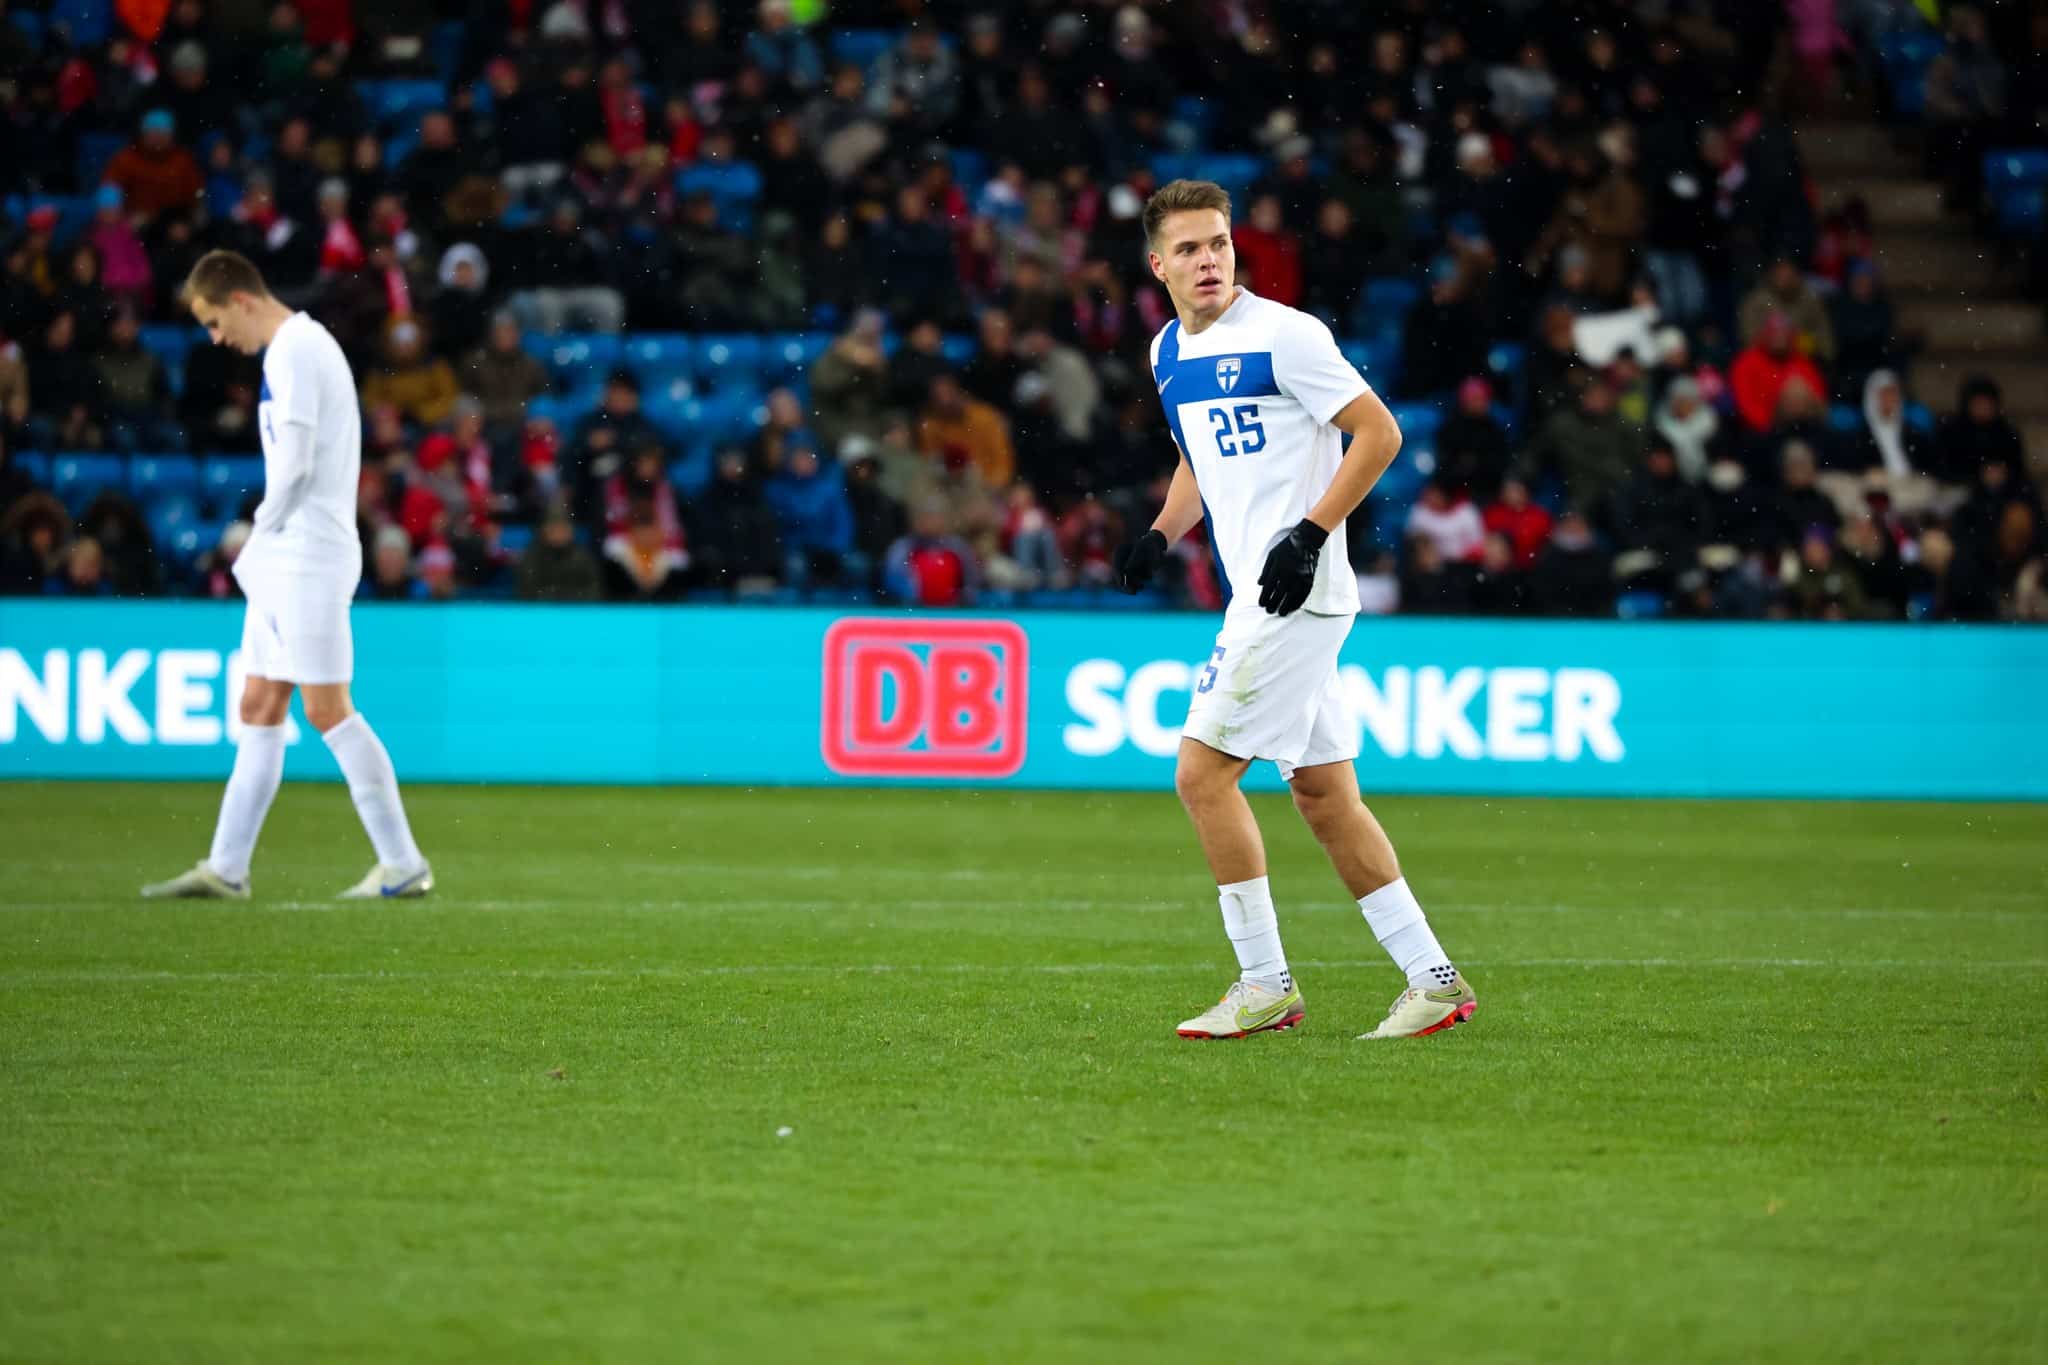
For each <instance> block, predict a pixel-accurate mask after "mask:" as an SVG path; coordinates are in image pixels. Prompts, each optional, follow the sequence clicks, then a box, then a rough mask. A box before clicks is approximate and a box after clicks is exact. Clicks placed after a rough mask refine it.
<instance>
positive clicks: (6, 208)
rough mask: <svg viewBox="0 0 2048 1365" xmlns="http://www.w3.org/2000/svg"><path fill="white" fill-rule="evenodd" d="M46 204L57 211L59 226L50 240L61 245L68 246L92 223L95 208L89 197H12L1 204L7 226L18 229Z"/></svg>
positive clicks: (9, 196) (45, 195)
mask: <svg viewBox="0 0 2048 1365" xmlns="http://www.w3.org/2000/svg"><path fill="white" fill-rule="evenodd" d="M46 205H47V206H48V207H50V208H53V209H55V210H57V226H56V228H55V229H54V230H53V231H52V232H51V234H50V240H51V241H52V242H53V243H54V244H56V245H58V246H63V245H67V244H68V243H69V242H70V241H71V239H72V238H73V237H76V236H77V235H78V234H79V233H80V232H81V231H83V230H84V228H85V225H86V224H87V223H89V222H91V221H92V215H93V211H94V205H93V201H92V198H91V197H90V196H89V195H61V194H10V195H8V196H7V198H6V200H5V202H4V203H0V214H4V215H5V217H6V219H7V224H8V227H9V228H10V229H15V228H19V227H20V226H21V225H22V224H23V223H24V222H26V221H27V219H28V216H29V214H30V213H32V212H34V211H35V210H36V209H39V208H43V207H44V206H46ZM10 235H11V232H10Z"/></svg>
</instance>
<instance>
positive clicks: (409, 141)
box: [384, 128, 517, 202]
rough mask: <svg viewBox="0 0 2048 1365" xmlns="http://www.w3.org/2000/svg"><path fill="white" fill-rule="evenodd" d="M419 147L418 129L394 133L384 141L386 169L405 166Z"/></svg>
mask: <svg viewBox="0 0 2048 1365" xmlns="http://www.w3.org/2000/svg"><path fill="white" fill-rule="evenodd" d="M419 145H420V132H419V129H417V128H401V129H399V130H397V131H396V132H394V133H392V134H391V136H389V137H387V138H385V139H384V169H385V170H387V171H395V170H397V169H398V168H399V167H400V166H403V165H404V164H405V159H406V158H407V157H409V156H411V155H412V151H413V148H415V147H417V146H419ZM514 202H517V201H514Z"/></svg>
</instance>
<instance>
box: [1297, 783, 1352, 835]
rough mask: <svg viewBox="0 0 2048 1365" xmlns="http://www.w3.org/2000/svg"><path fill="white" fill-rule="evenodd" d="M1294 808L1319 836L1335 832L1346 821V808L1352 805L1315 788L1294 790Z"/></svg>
mask: <svg viewBox="0 0 2048 1365" xmlns="http://www.w3.org/2000/svg"><path fill="white" fill-rule="evenodd" d="M1293 795H1294V808H1295V809H1296V810H1297V811H1299V812H1301V818H1302V821H1303V822H1304V823H1305V824H1307V826H1308V827H1309V829H1311V830H1312V831H1314V832H1315V833H1316V834H1317V835H1322V834H1323V833H1325V832H1326V831H1330V830H1334V829H1336V828H1337V827H1338V826H1339V825H1341V824H1342V823H1343V821H1344V816H1345V813H1346V811H1345V808H1346V807H1347V806H1348V805H1349V804H1350V803H1349V802H1348V801H1346V800H1344V799H1343V798H1341V797H1338V796H1337V795H1335V794H1333V793H1331V792H1326V791H1318V790H1315V789H1313V788H1308V789H1304V788H1302V787H1300V786H1296V787H1295V788H1294V792H1293Z"/></svg>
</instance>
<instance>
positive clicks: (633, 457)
mask: <svg viewBox="0 0 2048 1365" xmlns="http://www.w3.org/2000/svg"><path fill="white" fill-rule="evenodd" d="M1841 8H1842V11H1843V13H1842V14H1841V16H1840V17H1839V20H1837V19H1836V18H1833V17H1829V18H1827V20H1826V23H1827V25H1828V28H1827V32H1826V33H1825V34H1824V35H1823V41H1822V42H1821V43H1820V44H1819V46H1818V48H1817V49H1816V47H1815V44H1814V43H1813V41H1812V40H1811V27H1812V25H1813V23H1814V22H1815V20H1814V18H1813V14H1812V11H1814V10H1816V9H1818V10H1824V11H1827V10H1832V9H1833V6H1831V5H1825V4H1822V5H1818V6H1814V5H1807V4H1792V5H1787V4H1784V3H1780V2H1774V0H1669V3H1634V4H1627V3H1620V2H1619V0H1569V2H1568V3H1537V2H1536V0H1494V3H1493V4H1492V5H1490V6H1478V5H1474V6H1456V7H1446V6H1441V5H1427V4H1424V3H1421V0H1386V2H1385V3H1355V2H1354V0H1263V2H1262V0H1174V2H1173V3H1166V2H1165V0H1158V2H1155V3H1149V4H1148V3H1089V2H1088V0H1010V2H1009V3H1000V2H999V0H980V2H979V3H977V2H975V0H967V2H965V3H943V2H942V0H931V3H925V4H919V3H916V0H833V3H831V4H830V5H829V13H828V12H827V10H828V6H827V5H826V4H824V3H823V0H758V3H756V0H746V2H745V3H736V2H733V0H728V2H727V3H713V2H712V0H692V2H690V3H668V2H666V0H664V2H663V3H654V2H653V0H466V2H465V0H442V3H440V4H439V5H438V6H436V5H432V4H418V3H415V4H409V5H401V4H398V3H395V0H353V3H352V2H351V0H298V2H297V3H290V2H284V3H276V4H274V5H263V4H257V3H255V0H239V2H237V0H119V2H118V3H115V0H46V2H45V3H28V4H24V3H22V0H0V9H4V10H5V11H6V13H5V15H4V16H0V99H4V109H5V118H6V122H7V132H6V137H5V139H4V142H5V149H4V151H0V168H4V169H0V180H4V184H5V186H6V187H7V189H8V191H9V193H10V195H11V196H13V197H12V198H10V200H9V206H8V213H9V221H8V224H7V227H6V245H5V253H6V254H5V261H4V271H0V509H4V510H0V591H8V592H29V593H46V594H53V595H73V596H94V595H108V594H119V595H147V594H152V593H164V592H179V593H187V594H198V595H213V596H225V595H231V594H233V593H234V592H235V590H236V589H235V587H234V580H233V578H232V576H231V575H230V574H229V573H228V572H226V568H227V566H228V565H229V564H230V563H231V562H232V560H233V557H234V555H235V553H236V551H237V549H238V547H239V544H240V541H241V538H242V537H243V536H245V535H246V533H247V523H246V521H245V520H244V518H245V517H246V514H247V512H248V510H249V507H250V506H252V505H253V499H254V498H255V496H256V495H257V494H258V493H259V492H260V464H258V465H257V466H256V468H255V473H254V475H253V477H252V475H251V461H250V458H249V457H250V455H251V453H252V452H254V451H255V450H256V449H257V442H256V436H255V421H254V412H255V406H256V403H257V401H258V389H259V386H260V385H259V380H260V376H259V372H258V364H257V362H256V361H255V360H254V359H252V358H248V357H243V356H239V355H235V354H232V353H229V352H228V351H226V350H224V349H221V348H216V347H211V346H208V345H206V344H204V341H203V338H199V339H198V344H194V341H195V338H194V336H193V333H192V329H191V327H190V324H189V319H186V318H185V317H183V316H182V314H181V313H180V310H179V302H178V298H177V288H178V285H179V283H180V281H181V280H182V279H183V277H184V275H185V273H186V271H187V270H188V269H189V267H190V265H191V264H192V262H193V261H194V260H195V259H197V257H198V256H199V254H201V253H202V252H204V251H205V250H207V249H210V248H213V247H222V246H224V247H231V248H234V249H236V250H238V251H241V252H243V253H245V254H246V255H248V256H249V257H250V258H251V259H253V260H254V261H256V262H257V264H258V265H259V266H260V267H261V269H262V270H263V271H264V273H265V276H266V278H267V279H269V280H270V281H271V282H272V284H273V286H274V288H275V289H276V290H277V292H278V293H279V295H280V297H282V298H283V299H285V301H286V302H288V303H290V304H292V305H294V306H296V307H302V308H305V309H308V310H310V311H311V312H313V313H314V314H315V315H316V316H317V317H319V318H320V320H321V321H322V322H323V323H325V324H326V325H327V326H328V327H329V328H330V329H331V330H332V331H333V332H334V333H335V335H336V336H337V337H338V338H339V339H340V340H341V341H342V343H343V345H344V347H345V348H346V349H347V350H348V352H349V354H350V357H351V360H352V362H353V364H354V365H355V367H356V370H357V374H358V376H359V378H360V379H361V381H362V400H363V408H364V464H363V477H362V485H361V494H360V504H359V505H360V519H361V529H362V535H363V540H364V548H365V554H364V564H365V572H364V581H363V588H362V592H363V595H364V596H365V597H368V598H376V599H392V600H422V599H425V600H446V599H451V598H463V597H476V596H493V595H495V596H506V595H517V596H520V597H524V598H530V599H539V600H597V599H606V600H619V601H657V600H680V599H685V598H696V597H700V596H702V597H710V596H725V595H729V594H734V593H738V594H743V595H748V596H753V597H759V598H762V599H764V600H765V599H775V598H784V599H787V598H809V599H824V600H849V601H851V600H862V599H865V598H867V597H869V596H871V595H879V596H881V597H883V598H885V599H891V600H898V601H904V602H911V603H920V604H926V605H932V606H946V605H954V604H961V603H969V602H980V603H983V604H1029V603H1035V602H1039V601H1075V600H1085V601H1099V602H1107V601H1109V600H1110V599H1108V598H1107V596H1106V595H1105V594H1104V593H1103V592H1102V589H1103V587H1104V585H1105V584H1106V583H1107V582H1108V579H1109V573H1110V568H1109V566H1110V557H1111V552H1112V550H1113V548H1114V547H1115V545H1116V544H1117V543H1118V541H1119V540H1120V539H1121V538H1122V537H1123V536H1124V535H1125V534H1126V533H1127V532H1128V531H1129V529H1130V528H1133V527H1142V526H1143V525H1144V524H1145V523H1146V522H1148V521H1149V519H1150V518H1151V517H1152V515H1153V514H1154V512H1155V510H1156V508H1157V506H1158V503H1159V501H1160V499H1161V497H1162V496H1163V493H1164V488H1165V483H1166V479H1167V476H1168V475H1169V473H1170V472H1171V468H1172V465H1173V461H1174V453H1173V450H1172V446H1171V443H1170V438H1169V437H1168V436H1167V434H1166V429H1165V425H1164V423H1163V421H1162V420H1161V417H1160V413H1159V408H1158V402H1157V399H1156V396H1155V394H1154V392H1153V389H1152V387H1151V385H1150V383H1149V377H1148V370H1147V353H1146V348H1147V345H1148V343H1149V341H1150V339H1151V337H1152V336H1153V334H1154V333H1155V332H1156V331H1157V330H1158V328H1159V327H1160V325H1161V324H1162V323H1163V322H1164V321H1165V320H1166V319H1167V317H1168V316H1169V309H1168V303H1167V300H1166V297H1165V294H1164V292H1163V290H1162V289H1161V288H1160V287H1159V286H1158V285H1157V284H1156V283H1155V282H1154V281H1153V280H1152V279H1151V278H1150V276H1149V274H1148V272H1147V271H1146V269H1145V265H1144V261H1143V254H1142V240H1141V234H1140V230H1139V226H1138V218H1139V211H1140V208H1141V206H1142V204H1143V201H1144V198H1145V195H1146V194H1147V192H1148V191H1149V190H1150V189H1151V188H1152V187H1154V186H1155V185H1156V184H1157V183H1160V182H1161V181H1162V180H1163V179H1164V178H1168V177H1170V176H1173V175H1178V174H1187V175H1194V176H1200V177H1204V178H1214V179H1218V180H1219V181H1221V182H1223V183H1224V184H1226V186H1227V187H1228V188H1230V189H1231V191H1232V193H1233V195H1234V196H1235V199H1236V215H1235V239H1236V244H1237V250H1238V265H1239V274H1240V279H1241V280H1242V281H1243V282H1244V283H1247V284H1249V285H1250V286H1251V287H1252V288H1254V289H1256V290H1257V291H1258V292H1260V293H1261V294H1263V295H1266V296H1268V297H1272V298H1275V299H1277V300H1279V301H1281V302H1283V303H1288V304H1293V305H1297V306H1299V307H1302V308H1305V309H1308V310H1310V311H1312V312H1314V313H1316V314H1318V315H1319V316H1321V317H1322V318H1324V319H1325V320H1326V321H1327V322H1328V323H1329V324H1330V325H1331V327H1332V328H1333V330H1334V331H1335V332H1336V334H1337V335H1338V336H1339V337H1340V338H1343V339H1344V345H1345V349H1346V353H1347V355H1350V356H1352V358H1353V359H1355V360H1356V361H1357V362H1358V363H1359V364H1360V365H1361V367H1362V368H1363V370H1364V371H1365V373H1366V375H1367V377H1368V379H1370V380H1371V381H1372V383H1373V384H1374V385H1375V387H1376V388H1377V389H1378V390H1379V391H1380V392H1381V393H1382V394H1383V395H1384V396H1386V397H1387V398H1388V399H1389V400H1390V401H1391V402H1392V403H1393V404H1394V407H1395V411H1396V414H1397V416H1399V417H1400V418H1401V420H1402V424H1403V427H1404V431H1405V432H1406V434H1407V441H1406V445H1405V447H1404V451H1403V454H1402V456H1401V458H1400V460H1399V462H1398V463H1397V465H1396V467H1395V468H1394V470H1392V471H1390V473H1389V475H1388V477H1387V479H1386V480H1385V481H1384V482H1383V484H1382V486H1381V488H1380V489H1378V490H1376V492H1375V494H1374V496H1373V497H1372V498H1371V499H1370V500H1369V501H1368V502H1367V503H1366V504H1365V505H1364V506H1363V507H1361V508H1360V510H1359V512H1358V513H1357V515H1356V516H1355V517H1354V520H1353V523H1352V526H1351V528H1350V532H1351V533H1350V551H1351V555H1352V561H1353V564H1354V567H1355V568H1356V570H1357V572H1358V574H1359V577H1360V582H1361V586H1362V587H1363V588H1364V589H1365V600H1366V603H1367V610H1368V611H1375V612H1390V611H1397V610H1398V611H1404V612H1445V613H1482V614H1491V613H1521V612H1539V613H1553V614H1568V615H1581V616H1612V615H1614V614H1616V612H1617V611H1619V612H1620V613H1621V614H1623V615H1653V614H1664V615H1682V616H1738V617H1798V618H1811V619H1847V618H1859V619H1861V618H1902V617H1908V616H1910V617H1914V618H1917V619H1997V618H2019V619H2048V582H2044V568H2043V552H2044V535H2043V521H2042V506H2041V500H2040V496H2039V492H2038V490H2037V488H2036V485H2035V484H2034V482H2033V481H2032V480H2031V478H2030V477H2029V474H2028V470H2027V463H2026V456H2025V452H2024V450H2023V449H2022V448H2021V440H2020V436H2019V433H2018V431H2017V430H2016V428H2015V427H2014V426H2013V424H2012V423H2011V422H2010V421H2008V420H2007V419H2006V418H2005V416H2004V415H2003V413H2002V411H2001V403H2000V394H1999V392H1998V390H1997V387H1996V385H1995V384H1993V383H1991V382H1990V381H1989V380H1986V379H1971V380H1969V381H1968V382H1965V383H1964V384H1963V385H1962V389H1961V392H1960V393H1959V394H1958V396H1957V404H1956V407H1955V410H1954V411H1953V412H1951V413H1948V414H1946V415H1944V416H1943V417H1941V418H1940V419H1939V421H1938V422H1937V421H1936V420H1935V419H1933V417H1932V416H1931V415H1930V414H1928V413H1926V412H1925V411H1923V410H1920V409H1919V408H1918V407H1917V405H1914V404H1911V403H1909V402H1908V401H1907V396H1906V395H1907V388H1906V386H1905V384H1904V381H1903V378H1902V376H1903V374H1904V372H1905V371H1906V368H1907V367H1908V366H1910V365H1911V364H1912V360H1913V356H1912V351H1913V346H1912V342H1911V339H1910V338H1909V337H1906V336H1904V335H1902V333H1901V331H1900V329H1899V328H1898V327H1896V326H1895V325H1894V321H1893V318H1892V314H1891V310H1890V307H1889V305H1888V303H1887V300H1886V294H1885V289H1884V283H1883V281H1882V280H1881V279H1880V278H1879V277H1878V275H1877V272H1876V268H1875V263H1874V256H1873V242H1872V237H1871V232H1870V229H1869V226H1868V223H1867V221H1865V220H1864V219H1863V218H1861V217H1860V216H1859V215H1858V214H1857V213H1855V212H1854V211H1853V210H1852V211H1849V212H1842V213H1832V214H1828V215H1822V214H1820V213H1819V212H1817V210H1816V205H1815V199H1814V195H1813V193H1812V190H1811V187H1810V185H1809V182H1808V177H1807V175H1806V172H1805V169H1804V167H1803V166H1802V163H1801V159H1800V155H1799V149H1798V146H1797V143H1796V141H1795V140H1794V138H1793V137H1792V134H1791V130H1790V128H1789V126H1788V125H1787V123H1786V122H1785V120H1784V118H1783V116H1782V114H1781V112H1780V111H1781V106H1782V103H1783V101H1782V100H1781V99H1780V98H1779V90H1780V88H1781V87H1782V85H1783V84H1784V83H1783V82H1782V81H1775V82H1774V81H1767V80H1766V79H1765V77H1764V76H1763V75H1762V74H1761V73H1765V72H1768V71H1772V70H1774V69H1775V70H1777V71H1779V72H1780V73H1781V74H1782V72H1783V70H1784V60H1785V55H1786V54H1787V53H1790V54H1793V56H1794V58H1795V59H1796V60H1795V64H1794V66H1793V68H1792V69H1793V72H1794V79H1793V81H1792V82H1791V84H1792V85H1793V86H1794V87H1796V85H1797V78H1798V73H1799V72H1801V71H1802V70H1806V68H1803V67H1801V66H1799V65H1798V64H1797V63H1798V62H1808V61H1818V62H1820V63H1821V65H1822V67H1823V68H1826V67H1828V66H1829V65H1830V64H1831V63H1834V62H1836V61H1837V60H1838V58H1837V57H1836V56H1835V55H1832V54H1834V51H1835V45H1840V44H1855V45H1860V46H1846V47H1843V48H1842V51H1843V52H1846V53H1849V54H1851V55H1852V56H1853V54H1855V53H1857V52H1860V51H1864V50H1867V48H1868V45H1869V43H1870V42H1872V41H1873V40H1874V39H1873V36H1872V35H1874V34H1875V33H1877V32H1879V31H1880V30H1882V29H1885V28H1887V27H1888V26H1891V25H1895V24H1917V23H1919V22H1921V21H1920V19H1919V16H1918V13H1917V11H1916V10H1915V8H1914V7H1913V6H1911V5H1904V4H1899V5H1894V4H1890V3H1886V0H1859V3H1856V4H1853V5H1852V4H1850V3H1848V0H1843V3H1842V5H1841ZM1981 29H1982V26H1981V24H1979V25H1978V26H1977V28H1975V29H1972V28H1971V27H1970V24H1969V23H1968V22H1964V23H1961V24H1955V25H1952V26H1951V36H1950V37H1949V38H1948V39H1947V40H1946V41H1947V43H1948V47H1947V48H1946V49H1945V51H1944V55H1943V57H1942V59H1941V60H1940V61H1938V62H1936V63H1935V64H1934V66H1933V67H1932V68H1931V69H1930V71H1929V75H1928V81H1929V91H1928V94H1929V108H1930V118H1931V119H1932V120H1935V121H1937V122H1938V123H1939V125H1940V127H1939V136H1940V137H1941V138H1942V139H1946V141H1945V142H1944V143H1943V145H1944V146H1949V147H1951V148H1953V149H1954V150H1955V152H1956V155H1955V156H1953V157H1949V158H1946V159H1945V160H1944V161H1943V162H1942V165H1943V166H1945V167H1948V166H1964V165H1966V163H1967V162H1968V161H1969V155H1965V153H1969V154H1975V153H1977V152H1979V151H1981V149H1982V148H1983V147H1984V146H1986V145H1990V144H1989V143H1988V142H1987V139H1993V140H1995V139H1996V138H1997V137H1999V136H2003V135H2005V133H2006V131H2007V125H2010V124H2011V123H2012V122H2013V121H2014V120H2015V119H2017V118H2019V117H2020V115H2019V113H2018V109H2019V107H2020V105H2021V103H2023V101H2020V100H2018V99H2012V100H2007V99H2004V98H2003V97H2002V96H2001V97H2000V98H1998V99H1997V100H1995V101H1989V102H1987V98H1986V92H1987V91H1992V90H1994V89H1996V90H2013V91H2018V90H2021V89H2023V88H2032V89H2035V90H2041V89H2048V79H2041V78H2040V64H2041V60H2042V52H2043V51H2044V50H2048V44H2043V45H2042V48H2041V50H2037V51H2035V52H2034V53H2033V55H2032V56H2031V57H2028V58H2026V59H2025V60H2026V61H2028V62H2031V63H2032V65H2031V66H2026V67H2025V69H2020V67H2021V65H2022V63H2021V60H2020V59H2019V58H2016V57H2000V56H1999V55H1998V54H1997V53H1996V52H1995V51H1993V49H1992V48H1991V47H1990V46H1989V45H1987V44H1986V43H1984V42H1983V41H1981ZM1973 34H1976V35H1977V38H1976V39H1975V40H1973V37H1972V35H1973ZM2043 36H2044V37H2048V28H2044V29H2043ZM1816 51H1817V52H1818V56H1817V57H1816V56H1814V53H1815V52H1816ZM2014 51H2018V49H2014ZM1774 59H1776V66H1775V67H1774ZM2030 73H2032V74H2030ZM2029 80H2032V81H2033V82H2034V84H2033V86H2032V87H2026V86H2025V85H2024V82H2026V81H2029ZM1937 87H1938V88H1937ZM2026 117H2028V118H2031V117H2033V115H2032V114H2028V115H2027V116H2026ZM1957 174H1963V172H1957ZM1950 188H1951V190H1952V191H1953V192H1954V193H1957V194H1960V195H1964V196H1967V195H1969V194H1971V193H1973V192H1974V191H1975V189H1976V188H1977V187H1975V186H1973V185H1970V184H1962V185H1955V184H1951V186H1950ZM195 457H203V458H195ZM1220 593H1221V585H1220V584H1219V582H1218V577H1217V575H1216V573H1215V571H1214V568H1213V565H1212V562H1211V559H1210V557H1209V555H1208V553H1207V551H1206V548H1205V547H1204V546H1203V545H1202V544H1201V543H1200V536H1199V533H1197V535H1196V536H1193V537H1190V540H1189V541H1188V542H1185V543H1184V544H1183V545H1182V546H1181V547H1178V550H1177V554H1176V558H1175V572H1174V573H1172V574H1171V575H1170V582H1169V583H1168V585H1167V587H1166V588H1165V589H1164V595H1165V600H1168V601H1171V602H1174V603H1179V604H1187V605H1195V606H1205V607H1213V606H1215V605H1217V604H1218V603H1219V601H1220ZM1147 600H1151V601H1155V602H1156V601H1158V600H1160V599H1159V598H1156V597H1155V598H1149V599H1147Z"/></svg>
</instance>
